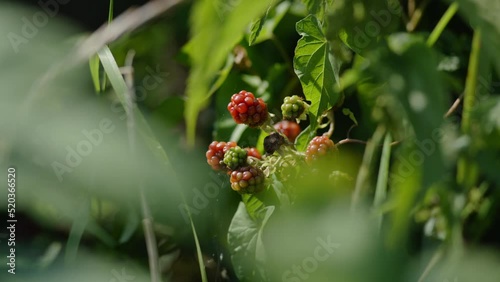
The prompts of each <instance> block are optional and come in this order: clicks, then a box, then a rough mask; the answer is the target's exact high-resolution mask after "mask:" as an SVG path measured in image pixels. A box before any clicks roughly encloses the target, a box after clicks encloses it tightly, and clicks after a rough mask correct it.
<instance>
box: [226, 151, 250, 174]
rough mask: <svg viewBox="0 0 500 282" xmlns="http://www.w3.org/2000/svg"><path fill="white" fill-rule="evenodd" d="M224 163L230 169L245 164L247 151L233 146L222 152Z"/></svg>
mask: <svg viewBox="0 0 500 282" xmlns="http://www.w3.org/2000/svg"><path fill="white" fill-rule="evenodd" d="M224 164H225V165H226V166H227V167H228V168H229V169H231V170H234V169H237V168H238V167H242V166H245V165H246V164H247V151H246V150H245V149H242V148H241V147H238V146H236V147H234V148H230V149H229V150H227V152H226V154H224Z"/></svg>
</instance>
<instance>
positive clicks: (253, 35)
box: [248, 13, 267, 46]
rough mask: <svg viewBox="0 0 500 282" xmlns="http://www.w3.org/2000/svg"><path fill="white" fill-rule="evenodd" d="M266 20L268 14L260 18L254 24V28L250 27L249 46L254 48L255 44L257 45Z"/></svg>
mask: <svg viewBox="0 0 500 282" xmlns="http://www.w3.org/2000/svg"><path fill="white" fill-rule="evenodd" d="M266 19H267V13H266V15H265V16H264V17H262V18H258V19H257V20H255V21H254V22H253V23H252V26H251V27H250V34H249V35H248V46H252V45H253V44H255V40H257V37H259V35H260V31H261V30H262V27H263V26H264V22H265V20H266Z"/></svg>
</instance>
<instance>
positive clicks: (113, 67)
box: [98, 46, 208, 282]
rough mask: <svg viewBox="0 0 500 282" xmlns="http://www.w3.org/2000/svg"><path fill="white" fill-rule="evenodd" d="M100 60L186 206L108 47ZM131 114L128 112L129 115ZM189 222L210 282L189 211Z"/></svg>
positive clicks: (179, 189) (121, 100) (165, 160)
mask: <svg viewBox="0 0 500 282" xmlns="http://www.w3.org/2000/svg"><path fill="white" fill-rule="evenodd" d="M98 54H99V58H100V59H101V63H102V65H103V67H104V71H105V72H106V74H107V75H108V78H109V81H110V83H111V86H112V87H113V89H114V90H115V92H116V95H117V97H118V99H119V100H120V103H121V104H122V106H123V107H124V108H125V111H130V110H129V109H132V111H134V113H133V114H132V115H131V116H133V117H134V118H135V119H136V120H135V124H136V129H137V130H138V131H139V134H140V135H141V137H142V138H143V139H144V141H145V143H146V144H147V145H148V147H149V148H150V149H151V152H152V153H153V154H154V155H155V156H156V157H158V158H159V159H160V160H161V161H162V164H163V165H164V169H165V171H166V172H167V174H168V175H170V176H172V177H173V179H170V182H171V183H172V185H173V186H175V187H176V188H177V189H178V191H179V193H180V195H181V198H182V201H183V203H184V204H186V199H185V198H184V194H183V193H182V191H181V186H180V182H179V180H178V179H177V178H176V177H175V175H176V174H175V170H174V168H173V166H172V164H171V162H170V160H169V158H168V156H167V153H166V152H165V150H164V149H163V147H162V145H161V144H160V142H159V141H158V140H157V139H156V137H155V136H154V133H153V131H152V130H151V128H150V127H149V124H148V123H147V121H146V120H145V118H144V116H143V115H142V114H141V112H140V111H139V110H138V109H137V105H135V104H134V105H133V106H132V107H129V106H127V96H126V95H127V92H128V87H127V84H126V82H125V80H124V79H123V76H122V74H121V72H120V69H119V68H118V64H117V63H116V60H115V58H114V57H113V54H112V53H111V50H110V49H109V48H108V47H107V46H106V47H104V48H103V49H102V50H100V51H99V53H98ZM129 114H130V113H128V112H127V115H129ZM187 213H188V217H189V221H190V223H191V228H192V230H193V236H194V239H195V243H196V251H197V255H198V261H199V264H200V272H201V276H202V281H203V282H205V281H208V280H207V274H206V271H205V267H204V262H203V261H204V260H203V256H202V252H201V247H200V244H199V242H198V236H197V234H196V228H195V226H194V222H193V219H192V216H191V213H190V211H189V209H188V210H187Z"/></svg>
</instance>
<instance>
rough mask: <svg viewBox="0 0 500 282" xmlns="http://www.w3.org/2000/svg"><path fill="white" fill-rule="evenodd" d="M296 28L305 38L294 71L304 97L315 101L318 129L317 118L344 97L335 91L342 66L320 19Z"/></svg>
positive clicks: (313, 118)
mask: <svg viewBox="0 0 500 282" xmlns="http://www.w3.org/2000/svg"><path fill="white" fill-rule="evenodd" d="M296 28H297V32H298V33H299V34H300V35H301V36H302V38H301V39H300V40H299V42H298V43H297V48H296V49H295V57H294V60H293V61H294V68H295V73H296V74H297V76H298V77H299V79H300V82H301V84H302V89H303V91H304V95H305V96H306V98H307V100H309V101H310V102H311V107H309V112H310V117H311V120H310V122H311V127H312V128H313V129H315V128H316V126H317V119H318V118H319V117H320V116H321V115H322V114H323V113H324V112H325V111H326V110H328V109H330V108H331V107H332V106H333V105H335V103H336V102H337V100H338V99H339V97H340V95H339V93H338V92H336V91H335V77H336V76H337V74H338V71H339V69H338V67H340V65H339V64H338V62H336V61H335V58H334V57H333V56H332V54H331V52H330V45H329V43H328V41H327V39H326V38H325V35H324V34H323V31H322V28H321V24H320V22H319V21H318V19H317V18H316V17H314V16H312V15H309V16H307V17H306V18H305V19H303V20H301V21H299V22H298V23H297V27H296Z"/></svg>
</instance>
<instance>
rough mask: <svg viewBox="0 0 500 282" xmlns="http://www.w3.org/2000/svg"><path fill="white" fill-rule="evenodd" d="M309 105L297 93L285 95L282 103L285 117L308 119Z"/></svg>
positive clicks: (289, 118)
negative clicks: (307, 110)
mask: <svg viewBox="0 0 500 282" xmlns="http://www.w3.org/2000/svg"><path fill="white" fill-rule="evenodd" d="M308 107H309V105H308V104H307V103H306V102H304V100H302V98H300V97H299V96H297V95H293V96H290V97H285V99H284V100H283V104H282V105H281V113H282V114H283V119H288V120H295V119H306V115H305V113H306V109H307V108H308Z"/></svg>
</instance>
